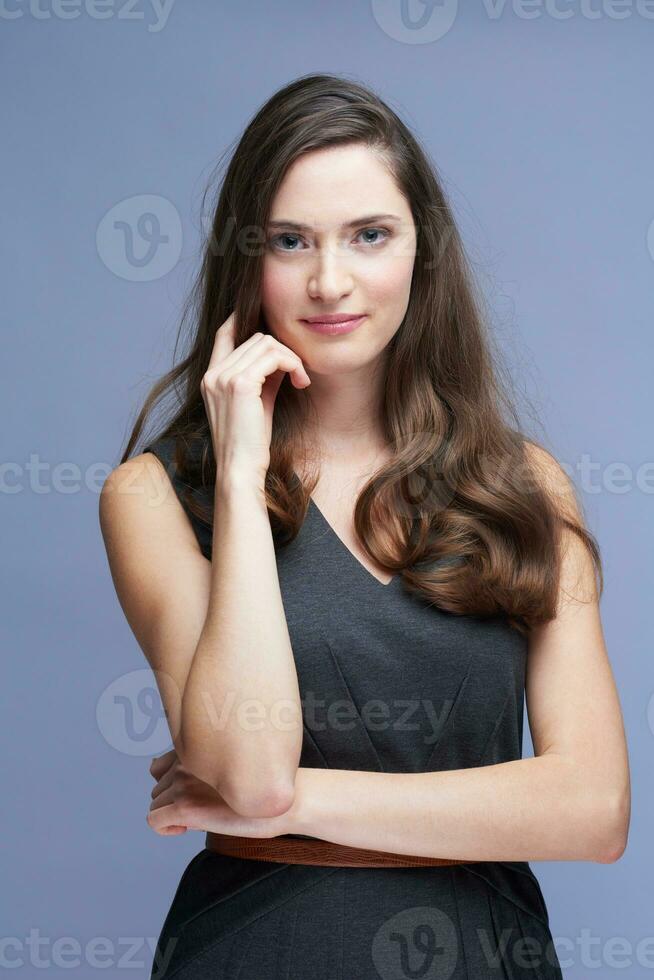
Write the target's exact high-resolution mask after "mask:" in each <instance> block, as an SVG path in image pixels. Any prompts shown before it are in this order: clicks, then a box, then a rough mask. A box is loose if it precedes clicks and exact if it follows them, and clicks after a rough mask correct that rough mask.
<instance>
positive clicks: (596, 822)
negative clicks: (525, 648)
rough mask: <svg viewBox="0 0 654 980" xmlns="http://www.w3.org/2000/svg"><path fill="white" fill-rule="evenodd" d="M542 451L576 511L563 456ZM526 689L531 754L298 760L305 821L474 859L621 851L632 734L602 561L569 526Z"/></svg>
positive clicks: (389, 846) (299, 809) (342, 837)
mask: <svg viewBox="0 0 654 980" xmlns="http://www.w3.org/2000/svg"><path fill="white" fill-rule="evenodd" d="M538 462H539V465H542V466H543V467H544V474H545V476H546V479H547V481H548V485H549V486H550V487H551V489H552V491H553V492H555V493H557V494H558V495H559V500H560V503H561V505H562V507H564V508H569V511H570V512H571V513H573V514H574V515H575V517H576V518H579V510H578V508H577V505H576V500H575V497H574V493H573V492H572V489H571V487H570V483H569V481H568V478H567V476H566V475H565V473H564V472H563V471H562V470H561V468H560V467H559V466H558V463H556V462H554V461H553V460H552V458H551V457H549V456H547V457H545V456H544V455H542V454H541V453H539V456H538ZM526 701H527V711H528V718H529V726H530V731H531V736H532V742H533V745H534V753H535V754H534V757H533V758H527V759H519V760H515V761H510V762H503V763H500V764H497V765H491V766H482V767H478V768H470V769H458V770H452V771H447V772H430V773H380V772H357V771H349V770H329V769H303V768H300V769H298V771H297V774H296V780H295V802H294V805H293V808H292V810H291V811H290V814H291V815H292V816H293V819H294V827H295V830H296V832H298V833H304V834H308V835H310V836H314V837H319V838H323V839H325V840H330V841H333V842H335V843H341V844H347V845H350V846H355V847H368V848H374V849H376V850H388V851H396V852H398V853H403V854H425V855H431V856H435V857H443V858H447V857H451V858H459V859H462V860H470V861H475V860H478V861H530V860H534V861H539V860H540V861H543V860H552V861H565V860H590V861H600V862H611V861H615V860H616V859H617V858H619V857H620V856H621V854H622V853H623V851H624V849H625V847H626V843H627V835H628V827H629V819H630V779H629V764H628V756H627V746H626V739H625V733H624V725H623V720H622V713H621V709H620V703H619V699H618V694H617V691H616V686H615V683H614V680H613V675H612V671H611V666H610V663H609V659H608V655H607V650H606V646H605V642H604V637H603V632H602V624H601V619H600V611H599V599H598V594H597V586H596V580H595V571H594V568H593V565H592V562H591V559H590V556H589V554H588V552H587V550H586V548H585V546H584V545H583V544H582V543H581V542H580V540H579V538H578V537H577V536H576V535H574V534H572V533H571V532H565V533H564V536H563V555H562V565H561V581H560V602H559V606H558V609H557V614H556V617H555V618H554V619H553V620H552V621H551V622H549V623H547V624H545V625H544V626H541V627H538V628H537V629H534V630H532V631H531V633H530V636H529V653H528V665H527V676H526Z"/></svg>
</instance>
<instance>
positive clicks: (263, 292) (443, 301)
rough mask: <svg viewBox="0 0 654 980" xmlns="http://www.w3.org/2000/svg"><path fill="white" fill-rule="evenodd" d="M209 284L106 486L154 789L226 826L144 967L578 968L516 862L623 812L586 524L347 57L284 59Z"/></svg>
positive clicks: (198, 818)
mask: <svg viewBox="0 0 654 980" xmlns="http://www.w3.org/2000/svg"><path fill="white" fill-rule="evenodd" d="M196 298H197V301H198V304H197V305H198V310H197V313H198V315H197V320H196V323H195V327H194V334H193V337H192V343H191V347H190V352H189V353H188V355H187V356H186V357H185V358H184V360H183V361H182V362H181V363H179V364H178V365H177V366H176V367H175V368H174V370H173V371H171V373H170V374H168V375H167V376H166V377H165V378H163V379H162V381H161V382H159V383H158V384H157V386H156V387H155V388H154V389H153V391H152V393H151V395H150V397H149V398H148V401H147V402H146V405H145V406H144V408H143V410H142V412H141V415H140V416H139V419H138V420H137V424H136V426H135V429H134V431H133V432H132V434H131V437H130V440H129V443H128V446H127V449H126V451H125V453H124V455H123V458H122V460H121V464H120V465H119V466H118V467H117V468H116V469H115V470H114V471H113V472H112V473H111V474H110V476H109V478H108V480H107V481H106V485H105V487H104V488H103V492H102V495H101V507H100V516H101V526H102V532H103V535H104V540H105V544H106V548H107V553H108V557H109V562H110V566H111V571H112V575H113V579H114V582H115V586H116V590H117V593H118V597H119V600H120V602H121V605H122V608H123V610H124V612H125V615H126V617H127V619H128V621H129V624H130V627H131V628H132V630H133V632H134V634H135V636H136V638H137V640H138V642H139V644H140V646H141V647H142V649H143V651H144V653H145V656H146V657H147V660H148V662H149V664H150V665H151V667H152V669H153V671H154V673H155V677H156V679H157V683H158V685H159V690H160V693H161V698H162V701H163V704H164V706H165V710H166V713H167V718H168V722H169V725H170V730H171V734H172V737H173V742H174V749H173V750H172V751H170V752H168V753H166V754H165V755H163V756H162V757H161V758H159V759H156V760H155V761H154V763H153V764H152V766H151V773H152V775H153V777H154V780H155V786H154V789H153V791H152V804H151V807H150V811H149V813H148V817H147V819H148V822H149V825H150V826H151V827H152V829H153V830H154V831H156V832H157V833H159V834H176V833H183V832H185V831H186V830H187V829H193V830H202V831H206V832H207V836H206V839H205V844H206V846H205V848H203V849H202V850H201V851H200V852H199V853H198V854H196V855H195V857H194V858H193V859H192V860H191V862H190V864H189V865H188V867H187V868H186V870H185V871H184V874H183V876H182V879H181V881H180V883H179V886H178V888H177V891H176V893H175V896H174V899H173V901H172V904H171V907H170V910H169V913H168V916H167V918H166V921H165V923H164V925H163V928H162V931H161V936H160V939H159V944H158V947H157V951H156V955H155V960H154V964H153V973H152V976H153V977H155V976H156V977H157V978H158V980H161V978H166V980H167V978H169V977H173V976H174V977H175V978H176V980H190V978H203V980H204V978H206V977H208V976H211V977H216V978H218V977H220V978H221V980H229V978H236V977H238V978H239V980H254V978H256V980H276V978H282V977H283V978H285V980H297V978H303V980H305V978H307V977H309V976H310V977H312V980H319V978H322V977H324V978H331V977H335V976H338V977H344V978H345V977H346V978H348V980H373V978H374V980H378V978H379V977H381V978H389V980H390V978H398V977H417V976H421V977H438V978H444V977H447V978H450V977H453V978H471V980H484V978H487V977H488V978H490V977H498V978H502V977H504V978H514V980H515V978H517V977H520V978H524V977H533V978H534V980H536V978H539V980H542V978H551V977H560V976H561V971H560V965H559V961H558V959H557V955H556V951H555V950H554V948H553V943H552V936H551V933H550V930H549V924H548V911H547V908H546V905H545V902H544V899H543V895H542V893H541V889H540V887H539V884H538V881H537V878H536V876H535V875H534V873H533V871H532V870H531V868H530V866H529V863H528V862H529V861H531V860H535V861H548V860H551V861H562V860H568V861H598V862H607V863H608V862H613V861H615V860H617V859H618V858H619V857H620V855H621V854H622V852H623V850H624V848H625V845H626V839H627V831H628V823H629V812H630V786H629V770H628V759H627V751H626V745H625V737H624V729H623V723H622V716H621V711H620V705H619V700H618V696H617V693H616V689H615V685H614V681H613V677H612V672H611V668H610V665H609V661H608V657H607V651H606V648H605V644H604V639H603V634H602V626H601V621H600V614H599V598H600V596H601V592H602V569H601V561H600V554H599V548H598V546H597V543H596V541H595V539H594V538H593V536H592V535H591V533H590V532H589V531H588V530H587V528H586V527H585V526H584V521H583V519H582V511H581V508H580V507H579V505H578V503H577V500H576V495H575V492H574V488H573V485H572V483H571V482H570V481H569V479H568V478H567V476H566V475H565V473H564V471H563V469H562V468H561V466H560V465H559V464H558V462H557V461H556V460H555V458H554V457H553V456H552V455H551V454H550V453H548V452H547V451H546V450H545V449H544V448H543V447H541V446H540V445H539V444H538V443H537V442H535V441H533V440H530V439H527V437H526V436H525V435H524V434H523V433H522V431H521V429H520V425H519V422H518V418H517V413H516V411H515V409H514V407H513V402H512V399H511V398H510V397H509V394H508V383H507V382H506V381H505V382H504V383H501V382H500V371H499V359H498V357H497V354H496V352H494V351H493V349H492V346H493V345H492V342H491V339H490V338H489V336H488V335H487V334H486V332H485V329H484V325H483V317H482V314H481V312H480V308H481V307H480V302H479V297H478V296H476V295H475V291H474V289H473V286H472V277H471V275H470V272H469V269H468V267H467V265H466V259H465V255H464V251H463V248H462V244H461V241H460V238H459V235H458V233H457V229H456V227H455V225H454V221H453V218H452V214H451V211H450V208H449V207H448V204H447V202H446V199H445V197H444V194H443V191H442V189H441V186H440V184H439V181H438V179H437V177H436V175H435V170H434V167H433V166H432V164H431V163H430V162H429V160H428V157H427V155H426V154H425V152H424V150H422V149H421V147H420V146H419V144H418V142H417V140H416V138H415V137H414V136H413V135H412V134H411V132H410V131H409V130H408V129H407V127H406V126H405V125H404V124H403V123H402V122H401V120H400V119H399V118H398V116H397V115H396V114H395V113H394V112H393V111H392V110H391V109H390V108H389V107H388V106H387V105H386V104H385V103H384V102H382V101H381V100H380V99H379V98H378V97H377V96H376V95H375V94H374V93H372V92H371V91H369V90H368V89H367V88H365V87H364V86H362V85H360V84H357V83H354V82H352V81H350V80H347V79H344V78H339V77H332V76H325V75H310V76H305V77H302V78H299V79H297V80H295V81H293V82H292V83H291V84H289V85H287V86H286V87H285V88H283V89H282V90H280V91H279V92H277V93H276V94H275V95H274V96H273V97H272V98H271V99H270V100H269V101H268V102H267V103H266V104H265V105H264V106H263V108H261V110H260V111H259V112H258V113H257V114H256V116H255V117H254V118H253V119H252V121H251V122H250V123H249V125H248V126H247V128H246V130H245V132H244V134H243V136H242V138H241V140H240V142H239V144H238V146H237V148H236V150H235V152H234V154H233V156H232V159H231V161H230V163H229V166H228V169H227V172H226V174H225V176H224V179H223V182H222V187H221V191H220V195H219V199H218V202H217V207H216V210H215V216H214V220H213V227H212V233H211V235H210V236H209V241H208V242H207V245H206V251H205V255H204V260H203V264H202V268H201V271H200V275H199V278H198V282H197V290H196ZM563 354H564V352H562V356H563ZM173 385H174V386H175V388H176V390H177V392H178V393H180V394H181V405H180V407H179V409H178V410H177V411H176V412H175V413H174V414H173V417H172V418H171V419H170V421H169V423H168V424H167V426H166V427H165V428H164V429H163V431H161V432H160V434H159V436H158V437H157V438H155V439H154V440H152V439H151V440H150V442H149V443H148V444H147V446H146V447H145V450H144V451H143V452H141V453H140V454H137V455H134V456H133V457H132V456H131V453H132V450H133V449H134V446H135V444H136V442H137V440H138V438H139V435H140V432H141V429H142V427H143V423H144V421H145V419H146V417H147V415H148V414H149V412H150V409H151V408H152V407H153V405H154V403H155V402H156V401H157V400H158V399H159V398H160V397H161V396H162V395H163V394H164V393H165V392H166V391H168V389H169V388H170V387H171V386H173ZM171 487H172V489H173V490H174V493H172V492H162V491H168V490H170V488H171ZM121 491H122V492H121ZM525 692H526V699H527V708H528V718H529V724H530V729H531V735H532V740H533V744H534V748H535V756H534V757H533V758H527V759H523V758H522V757H521V755H522V733H523V699H524V695H525Z"/></svg>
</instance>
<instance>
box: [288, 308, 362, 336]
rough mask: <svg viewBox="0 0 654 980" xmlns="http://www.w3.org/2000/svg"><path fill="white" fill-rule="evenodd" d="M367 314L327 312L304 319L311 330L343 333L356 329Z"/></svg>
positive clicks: (323, 332)
mask: <svg viewBox="0 0 654 980" xmlns="http://www.w3.org/2000/svg"><path fill="white" fill-rule="evenodd" d="M366 316H367V314H366V313H361V314H358V315H357V314H352V313H329V314H328V313H325V314H324V316H321V317H315V316H313V317H309V318H307V319H304V320H302V323H305V324H306V325H307V327H309V329H310V330H313V331H315V332H316V333H322V334H341V333H350V332H351V331H352V330H356V328H357V327H358V326H359V324H360V323H362V322H363V320H365V318H366Z"/></svg>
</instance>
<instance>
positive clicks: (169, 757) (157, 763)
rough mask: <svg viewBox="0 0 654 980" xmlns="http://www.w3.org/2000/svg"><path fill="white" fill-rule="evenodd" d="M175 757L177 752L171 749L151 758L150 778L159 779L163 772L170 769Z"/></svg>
mask: <svg viewBox="0 0 654 980" xmlns="http://www.w3.org/2000/svg"><path fill="white" fill-rule="evenodd" d="M176 758H177V752H176V751H175V749H171V750H170V751H169V752H164V754H163V755H160V756H158V758H156V759H153V760H152V762H151V763H150V774H151V775H152V778H153V779H160V778H161V777H162V776H163V774H164V773H165V772H167V771H168V770H169V769H170V767H171V766H172V764H173V762H174V761H175V760H176Z"/></svg>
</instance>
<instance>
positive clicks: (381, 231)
mask: <svg viewBox="0 0 654 980" xmlns="http://www.w3.org/2000/svg"><path fill="white" fill-rule="evenodd" d="M371 232H372V234H373V235H383V236H384V238H382V239H381V241H379V240H377V241H372V242H371V241H365V242H364V244H365V245H369V246H370V247H371V248H376V247H377V246H379V245H381V244H382V243H383V242H385V241H386V239H387V238H388V237H389V235H390V232H389V231H388V230H387V229H386V228H362V229H361V231H360V232H359V233H358V235H357V238H358V237H359V235H364V234H370V233H371ZM289 240H290V241H291V242H292V241H296V242H298V241H300V236H299V235H294V234H293V233H292V232H290V231H286V232H282V233H281V234H280V235H275V236H274V237H273V238H270V239H269V240H268V244H269V245H271V246H272V247H273V248H276V249H277V250H278V251H279V252H298V251H300V249H298V248H284V247H283V245H282V244H281V242H283V241H286V242H288V241H289ZM277 243H280V244H277Z"/></svg>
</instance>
